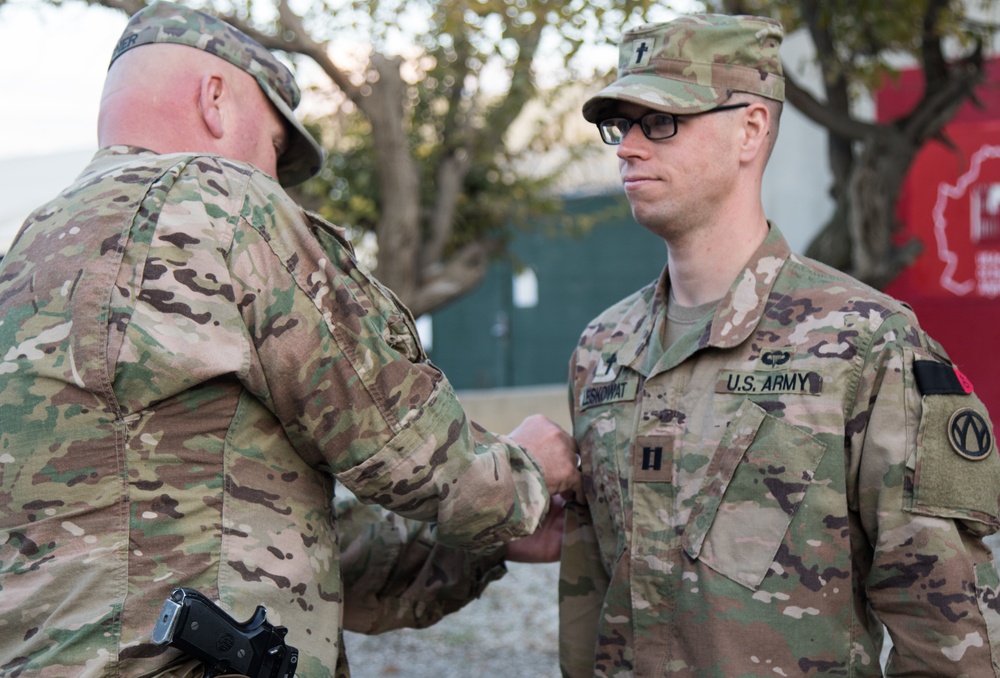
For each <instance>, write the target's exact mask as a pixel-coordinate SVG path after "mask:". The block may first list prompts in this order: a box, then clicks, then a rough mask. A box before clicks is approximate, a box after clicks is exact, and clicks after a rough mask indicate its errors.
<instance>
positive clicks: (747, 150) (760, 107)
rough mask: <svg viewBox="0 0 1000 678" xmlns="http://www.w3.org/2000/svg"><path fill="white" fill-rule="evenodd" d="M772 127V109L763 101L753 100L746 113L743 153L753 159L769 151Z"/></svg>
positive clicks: (742, 142)
mask: <svg viewBox="0 0 1000 678" xmlns="http://www.w3.org/2000/svg"><path fill="white" fill-rule="evenodd" d="M770 129H771V111H770V109H768V107H767V106H765V105H764V104H763V103H759V102H753V103H752V104H751V105H750V106H749V107H748V108H747V109H746V113H745V114H744V125H743V128H742V132H743V134H742V138H741V148H740V151H741V154H742V155H743V157H744V158H745V159H746V160H751V159H753V158H754V157H756V156H758V155H759V154H761V153H762V152H763V153H764V154H765V156H766V153H767V147H768V134H769V132H770Z"/></svg>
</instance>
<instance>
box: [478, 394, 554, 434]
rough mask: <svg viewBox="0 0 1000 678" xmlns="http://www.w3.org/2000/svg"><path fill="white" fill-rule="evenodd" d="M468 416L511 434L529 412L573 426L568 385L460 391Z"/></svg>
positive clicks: (490, 428) (486, 426) (489, 426)
mask: <svg viewBox="0 0 1000 678" xmlns="http://www.w3.org/2000/svg"><path fill="white" fill-rule="evenodd" d="M458 399H459V401H461V403H462V405H463V406H464V407H465V411H466V413H468V415H469V418H470V419H472V420H473V421H475V422H476V423H478V424H479V425H481V426H483V427H485V428H487V429H489V430H490V431H494V432H496V433H510V432H511V431H513V430H514V429H515V428H516V427H517V425H518V424H520V423H521V422H522V421H523V420H524V418H525V417H527V416H528V415H530V414H544V415H546V416H547V417H548V418H549V419H552V420H553V421H555V422H556V423H557V424H559V425H560V426H562V427H563V428H564V429H566V430H567V431H568V430H569V427H570V419H569V405H568V402H569V401H568V396H567V387H566V386H564V385H562V384H557V385H551V386H523V387H520V388H499V389H488V390H483V391H459V392H458Z"/></svg>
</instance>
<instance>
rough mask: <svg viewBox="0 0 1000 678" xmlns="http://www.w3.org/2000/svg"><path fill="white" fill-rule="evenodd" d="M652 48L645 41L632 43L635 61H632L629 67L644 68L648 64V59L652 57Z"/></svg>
mask: <svg viewBox="0 0 1000 678" xmlns="http://www.w3.org/2000/svg"><path fill="white" fill-rule="evenodd" d="M652 52H653V47H652V45H650V44H649V42H648V41H647V40H636V41H635V42H634V43H632V55H633V56H634V57H635V59H633V60H632V63H631V64H630V66H645V65H647V64H648V63H649V57H650V56H652Z"/></svg>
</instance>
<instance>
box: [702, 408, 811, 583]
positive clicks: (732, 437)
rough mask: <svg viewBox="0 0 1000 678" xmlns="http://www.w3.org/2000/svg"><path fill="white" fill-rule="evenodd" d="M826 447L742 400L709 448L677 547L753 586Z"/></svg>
mask: <svg viewBox="0 0 1000 678" xmlns="http://www.w3.org/2000/svg"><path fill="white" fill-rule="evenodd" d="M825 449H826V446H825V445H824V444H823V443H822V442H820V441H819V440H818V439H817V438H815V437H813V436H812V435H810V434H809V433H808V432H806V431H803V430H802V429H800V428H798V427H796V426H792V425H791V424H788V423H786V422H784V421H782V420H781V419H778V418H776V417H773V416H771V415H769V414H767V412H766V411H765V410H764V409H763V408H761V407H760V406H759V405H757V404H755V403H753V402H751V401H749V400H747V401H745V402H744V403H743V405H741V406H740V409H739V410H738V411H737V412H736V417H735V418H734V419H733V421H732V422H730V424H729V426H728V428H727V429H726V433H725V435H724V436H723V438H722V441H721V442H720V443H719V447H718V448H717V449H716V451H715V456H714V458H713V461H712V465H711V467H710V468H709V472H708V474H707V476H706V479H705V485H704V487H703V489H702V492H701V499H700V500H699V503H698V505H697V506H696V507H695V508H694V510H693V511H692V512H691V516H690V518H689V520H688V523H687V526H686V527H685V532H684V550H685V551H686V552H687V554H688V555H689V556H691V557H692V558H696V559H698V560H699V561H701V562H702V563H704V564H705V565H707V566H709V567H710V568H712V569H713V570H715V571H716V572H718V573H720V574H722V575H725V576H726V577H729V578H730V579H732V580H733V581H736V582H738V583H740V584H742V585H743V586H746V587H748V588H751V589H755V588H756V587H757V586H759V585H760V583H761V581H763V579H764V576H765V575H766V574H767V571H768V569H769V568H770V567H771V563H772V562H773V561H774V556H775V554H776V553H777V551H778V547H779V546H780V545H781V542H782V539H783V538H784V536H785V534H786V533H787V531H788V526H789V524H791V522H792V518H794V517H795V513H796V511H798V508H799V506H800V505H801V503H802V500H803V499H804V498H805V495H806V491H807V490H808V488H809V485H810V484H811V483H812V480H813V477H814V475H815V472H816V468H817V466H819V462H820V459H822V457H823V452H824V450H825Z"/></svg>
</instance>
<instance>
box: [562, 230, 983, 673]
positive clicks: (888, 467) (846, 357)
mask: <svg viewBox="0 0 1000 678" xmlns="http://www.w3.org/2000/svg"><path fill="white" fill-rule="evenodd" d="M666 281H667V277H666V274H664V276H663V277H662V278H661V280H660V282H659V283H658V284H656V285H650V286H649V287H647V288H645V289H643V290H640V291H639V292H638V293H636V294H634V295H632V296H630V297H629V298H627V299H625V300H623V301H622V302H620V303H619V304H617V305H615V306H614V307H612V308H611V309H609V310H607V311H606V312H604V313H603V314H602V315H601V316H600V317H598V318H597V319H596V320H595V321H594V322H593V323H591V324H590V325H589V326H588V328H587V329H586V331H585V332H584V334H583V337H582V339H581V341H580V344H579V347H578V348H577V350H576V351H575V353H574V356H573V360H572V366H571V367H572V371H571V384H572V388H571V392H572V409H573V413H574V433H575V436H576V439H577V441H578V442H579V444H580V446H581V450H580V451H581V456H582V459H583V470H584V476H585V487H586V493H587V498H588V500H589V512H588V511H587V510H586V509H580V508H576V509H575V510H574V511H572V512H571V513H569V514H568V521H569V524H568V525H567V531H566V536H565V543H564V555H563V563H562V568H563V569H562V573H561V581H560V615H561V626H562V634H563V637H562V643H561V661H562V665H563V670H564V672H565V675H568V676H574V677H576V676H580V677H582V676H588V677H590V676H594V675H599V676H632V675H634V676H643V677H648V676H666V675H671V676H698V677H699V678H706V677H719V678H732V677H733V676H750V675H753V676H797V675H810V676H818V675H825V676H879V675H882V673H881V668H880V663H879V653H880V649H881V647H882V641H883V635H882V626H881V623H880V622H882V623H884V624H885V626H886V627H887V628H888V631H889V634H890V636H891V638H892V640H893V642H894V644H895V649H894V651H893V653H892V654H891V655H890V659H889V666H888V669H887V670H888V674H889V675H921V676H941V677H943V676H949V677H951V678H955V677H958V676H996V675H1000V672H998V669H997V660H998V655H997V653H998V650H1000V599H998V598H997V591H998V577H997V571H996V568H995V566H994V563H993V558H992V555H991V553H990V550H989V549H988V548H987V547H986V546H985V545H984V544H983V542H982V540H981V537H982V536H984V535H987V534H990V533H992V532H994V531H995V530H996V529H997V526H998V520H997V513H998V495H1000V457H998V454H997V449H996V444H995V441H994V440H993V438H992V432H991V430H990V425H989V420H988V418H987V414H986V411H985V409H984V407H983V405H982V404H981V402H980V401H979V399H978V398H977V397H976V396H975V395H972V394H970V393H968V392H967V391H969V390H970V389H969V385H968V383H967V381H965V380H964V379H963V378H961V377H960V373H958V372H956V370H955V369H954V368H953V367H952V366H951V363H950V362H949V360H948V358H947V356H946V355H945V353H944V351H943V350H942V348H941V347H940V346H939V345H938V344H936V343H935V342H934V341H933V340H931V339H930V338H929V337H927V336H926V335H925V334H924V333H923V332H922V331H921V330H920V329H919V328H918V326H917V324H916V320H915V318H914V317H913V315H912V313H911V312H910V311H909V309H908V308H906V307H905V306H903V305H902V304H900V303H898V302H895V301H893V300H891V299H890V298H888V297H886V296H884V295H882V294H880V293H878V292H876V291H874V290H870V289H868V288H866V287H864V286H862V285H861V284H860V283H857V282H856V281H853V280H852V279H850V278H848V277H846V276H844V275H842V274H840V273H837V272H836V271H832V270H829V269H827V268H825V267H823V266H821V265H819V264H817V263H815V262H812V261H809V260H806V259H804V258H801V257H798V256H796V255H793V254H792V253H791V252H790V251H789V248H788V246H787V244H786V242H785V240H784V239H783V237H782V236H781V234H780V233H779V232H778V230H777V229H776V228H775V227H773V226H772V228H771V232H770V234H769V235H768V237H767V239H766V241H765V242H764V243H763V244H762V245H761V247H760V248H759V249H758V251H757V252H756V253H755V255H754V256H753V257H752V258H751V260H750V262H749V263H748V265H747V266H746V268H745V269H744V270H743V271H742V273H741V274H740V275H739V276H738V278H737V279H736V282H735V283H734V284H733V286H732V288H731V289H730V291H729V293H728V295H727V296H726V297H725V298H724V299H722V301H721V302H720V305H719V306H718V308H717V309H716V311H715V313H714V316H711V317H706V318H705V320H704V321H703V322H702V323H700V324H698V325H697V326H696V327H695V328H693V329H692V330H691V331H689V332H688V333H686V334H685V335H683V336H682V337H681V338H680V339H679V340H678V341H677V342H676V344H675V345H674V346H672V347H669V348H666V347H664V346H663V345H662V344H661V341H662V337H663V334H664V329H665V328H664V325H665V308H666V301H665V300H666V298H667V297H666V295H667V293H668V291H667V282H666Z"/></svg>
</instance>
